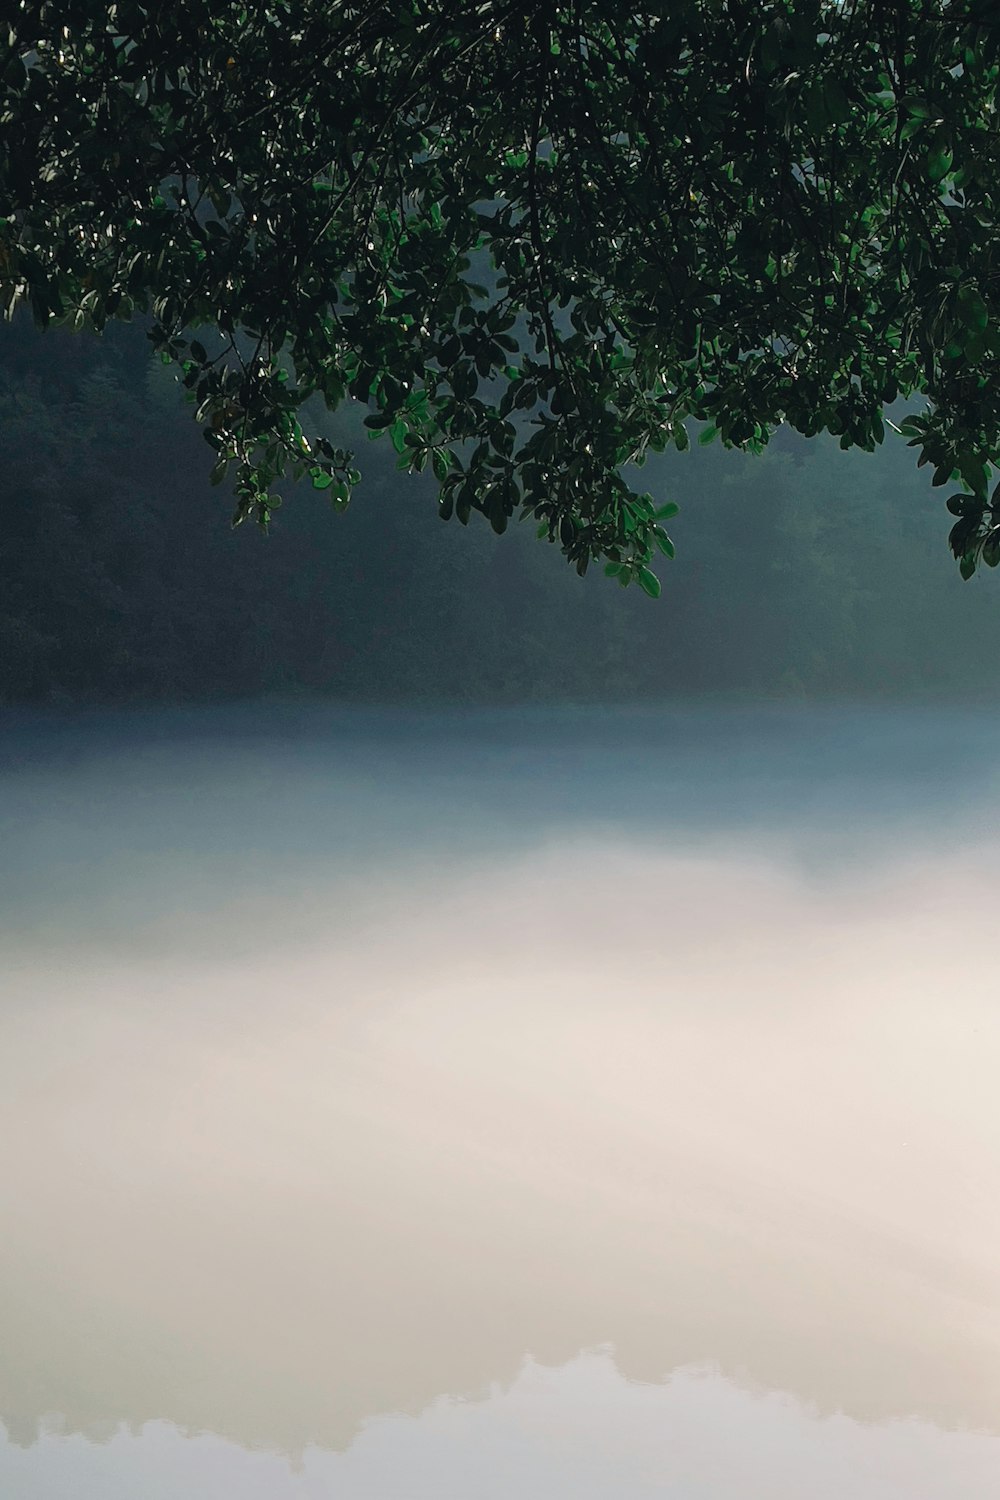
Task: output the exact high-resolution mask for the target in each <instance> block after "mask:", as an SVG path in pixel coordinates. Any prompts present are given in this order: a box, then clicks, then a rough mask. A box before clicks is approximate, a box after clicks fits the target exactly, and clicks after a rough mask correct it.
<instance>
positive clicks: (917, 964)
mask: <svg viewBox="0 0 1000 1500" xmlns="http://www.w3.org/2000/svg"><path fill="white" fill-rule="evenodd" d="M998 768H1000V716H997V715H995V714H991V713H988V712H985V711H984V712H975V711H972V710H953V711H943V710H937V709H934V708H919V709H907V710H905V711H902V710H900V711H894V710H888V709H864V708H857V707H840V708H836V707H831V708H825V709H822V710H818V709H807V708H787V707H777V706H766V705H763V706H760V707H758V708H751V707H747V706H742V707H739V706H718V707H707V708H706V707H685V706H680V707H676V708H672V709H662V710H661V709H656V710H654V709H649V710H638V709H635V710H631V709H621V710H606V711H602V712H597V711H589V710H582V709H581V710H559V711H556V710H546V709H542V708H539V709H533V710H525V711H516V712H515V711H513V710H511V711H496V712H485V711H483V712H468V713H462V712H458V711H455V712H449V713H431V712H423V713H422V712H417V711H412V712H404V711H401V710H400V711H390V710H374V709H370V710H366V709H347V708H322V707H301V706H294V705H288V704H270V705H268V704H263V705H254V706H246V707H242V706H241V707H236V708H226V709H221V708H220V709H210V710H208V709H206V710H176V711H169V712H167V711H158V710H150V711H148V712H128V713H106V714H105V713H92V714H79V715H73V714H68V713H59V712H52V713H44V714H33V715H32V714H12V713H8V714H7V715H6V718H5V723H4V728H3V738H2V766H0V836H2V843H3V851H4V857H3V860H2V864H0V960H2V1003H0V1199H2V1209H0V1213H2V1228H0V1419H2V1423H3V1428H2V1429H0V1493H2V1494H4V1495H10V1496H16V1497H17V1500H229V1497H231V1496H239V1497H241V1500H326V1497H336V1500H404V1497H405V1500H471V1497H475V1500H607V1497H610V1496H614V1497H615V1500H802V1497H803V1496H805V1495H808V1496H809V1500H845V1497H849V1500H956V1497H959V1496H960V1497H961V1500H987V1497H989V1500H995V1496H996V1495H997V1493H998V1491H1000V1253H998V1250H1000V1004H998V998H997V997H998V991H1000V983H998V978H997V974H998V970H997V963H996V955H995V954H994V951H993V945H994V937H995V933H996V910H997V905H998V899H1000V846H998V843H997V836H996V828H995V819H996V811H995V809H996V803H997V791H998V787H1000V771H998ZM4 1432H5V1433H6V1437H4Z"/></svg>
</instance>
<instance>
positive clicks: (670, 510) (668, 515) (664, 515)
mask: <svg viewBox="0 0 1000 1500" xmlns="http://www.w3.org/2000/svg"><path fill="white" fill-rule="evenodd" d="M679 511H680V506H679V505H678V504H677V502H676V501H675V500H668V501H667V503H666V505H661V506H660V508H659V509H658V510H654V512H653V519H654V520H655V521H672V520H673V518H674V516H676V515H677V514H678V513H679Z"/></svg>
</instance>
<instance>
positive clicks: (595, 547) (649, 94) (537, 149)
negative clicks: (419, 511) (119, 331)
mask: <svg viewBox="0 0 1000 1500" xmlns="http://www.w3.org/2000/svg"><path fill="white" fill-rule="evenodd" d="M8 14H10V12H9V10H8ZM991 14H992V6H991V5H989V6H988V5H986V4H978V3H972V4H969V3H966V4H958V3H954V4H952V3H942V0H908V3H907V0H902V3H899V0H897V3H892V4H888V3H878V0H834V3H831V0H672V3H671V4H669V5H662V6H632V5H628V4H624V5H623V4H622V3H621V0H577V3H574V4H566V5H539V4H536V3H530V0H479V3H476V0H388V3H386V0H378V3H354V4H352V3H345V4H337V5H331V4H329V3H328V0H264V3H256V4H246V3H244V4H238V3H231V0H186V3H184V4H181V5H176V6H161V5H159V4H157V3H153V0H145V3H138V0H118V3H114V4H111V5H109V6H94V5H93V4H92V3H91V0H58V3H37V0H21V3H20V4H18V5H16V6H15V7H14V9H13V17H12V19H11V20H10V22H9V26H8V27H7V28H6V29H5V30H4V31H0V70H2V106H0V107H2V130H3V152H2V158H0V299H2V303H3V306H4V308H5V309H6V310H7V311H8V312H12V311H13V309H14V308H16V307H17V306H18V305H19V304H20V303H22V302H27V303H28V304H29V305H30V307H31V309H32V310H33V313H34V316H35V318H36V320H37V321H38V322H39V323H42V324H45V323H47V322H50V321H62V322H69V323H71V324H73V325H75V326H78V327H89V328H93V329H97V330H100V329H101V328H103V327H104V326H105V324H106V322H107V320H108V319H111V318H131V317H134V316H139V315H143V316H145V317H147V318H148V319H149V322H150V337H151V338H152V340H153V342H154V344H155V345H156V347H157V349H158V350H159V351H160V352H161V354H162V356H163V358H164V360H166V361H169V362H176V364H177V366H178V367H179V374H180V376H181V378H182V380H183V383H184V385H185V386H186V387H187V389H188V391H189V393H190V395H191V398H192V401H193V403H194V405H195V408H196V415H197V418H198V420H199V421H201V422H203V423H204V424H205V433H206V437H207V438H208V441H209V442H210V443H211V445H212V446H213V448H214V449H215V450H216V455H217V458H216V463H215V468H214V476H215V477H216V478H218V479H222V478H223V477H225V476H226V475H227V474H228V475H229V476H230V477H231V478H232V479H233V480H234V482H235V492H236V497H237V509H236V517H235V519H236V520H242V519H244V518H246V517H254V518H256V519H257V520H258V521H259V522H261V523H263V524H266V523H267V519H268V515H269V512H270V509H271V507H272V506H273V505H274V504H275V503H277V502H276V497H275V496H274V494H273V490H274V486H275V484H276V483H277V482H278V481H279V480H280V478H281V476H282V475H283V474H285V473H289V474H292V475H296V476H298V475H303V474H304V475H308V476H309V477H310V478H311V480H312V483H313V484H314V485H316V486H317V487H318V488H320V489H325V490H326V491H327V493H328V495H329V497H330V499H331V500H332V501H333V503H334V504H335V505H336V506H338V507H342V506H345V505H346V504H347V503H348V500H349V498H350V495H351V490H352V487H353V485H354V484H355V483H356V481H357V478H358V470H357V468H356V467H355V463H356V461H355V459H354V457H353V456H352V455H351V454H350V453H348V452H346V451H341V450H340V449H338V448H336V447H335V446H333V445H332V444H331V443H330V442H329V441H328V440H326V439H321V438H316V437H313V436H311V435H310V433H309V431H308V420H307V418H306V416H305V415H304V411H303V408H304V404H305V403H306V402H307V401H308V400H309V399H310V398H316V397H318V398H321V399H322V400H323V401H325V402H326V403H327V404H328V405H329V406H330V407H332V408H335V407H337V406H338V404H340V403H341V402H343V401H344V400H345V399H348V398H352V399H353V400H355V401H359V402H361V403H363V404H364V405H365V406H366V408H367V409H368V413H369V415H368V416H367V418H366V420H367V425H368V427H369V428H370V429H371V431H372V433H373V435H379V434H382V433H384V434H386V435H387V436H388V438H389V440H390V441H391V443H392V444H393V445H394V447H395V448H396V450H397V451H398V454H399V464H400V467H401V468H404V469H423V468H425V467H430V468H431V469H432V470H433V473H434V475H435V476H436V478H437V480H438V481H439V484H440V501H439V509H440V513H441V515H442V516H443V517H444V518H448V517H450V516H452V515H455V516H457V517H458V518H459V520H460V521H462V522H466V521H468V519H469V516H470V514H471V512H472V511H474V510H478V511H480V512H482V513H483V514H484V515H485V516H486V517H488V519H489V521H490V522H491V524H492V525H493V527H494V528H495V529H496V530H497V531H502V530H503V529H504V528H505V527H506V525H507V523H508V521H509V520H510V519H511V518H512V517H514V516H517V515H520V516H522V517H528V518H531V519H533V520H534V522H535V523H536V524H537V526H538V529H539V533H540V535H545V536H548V537H549V538H551V539H552V540H554V541H556V542H558V544H559V545H560V546H561V547H562V549H563V551H564V552H565V554H566V556H567V557H568V559H569V560H570V561H571V562H572V563H573V564H575V566H576V568H577V569H578V571H579V572H581V573H583V572H585V571H586V568H587V566H588V563H590V562H591V561H593V560H595V559H603V560H604V562H605V564H606V568H607V571H608V572H609V573H612V574H615V575H617V576H618V577H619V579H620V581H621V582H622V583H628V582H630V581H632V580H636V581H638V582H639V584H640V585H641V586H642V587H644V588H645V589H646V590H647V592H649V593H653V594H655V593H657V592H658V590H659V583H658V580H657V578H656V576H655V575H654V573H653V572H652V570H651V566H650V565H651V563H652V562H653V561H654V559H655V557H656V555H657V553H658V552H661V553H664V554H665V555H667V556H668V557H669V556H671V555H672V552H673V547H672V544H671V542H670V539H669V536H668V535H667V533H666V531H665V530H664V527H663V524H662V523H663V522H664V521H665V520H667V519H669V514H670V513H671V508H670V507H667V508H661V510H660V511H659V512H657V510H656V508H655V506H654V503H653V501H652V499H651V498H650V497H649V495H647V494H644V493H642V492H641V491H640V490H639V489H638V488H637V486H636V485H635V484H634V483H633V479H634V478H635V474H636V470H635V466H636V465H641V464H642V462H643V460H644V458H645V456H646V454H647V452H648V451H649V450H651V449H652V450H661V449H663V448H664V447H667V446H669V445H675V446H677V447H680V448H684V447H686V446H687V444H688V441H689V438H688V433H689V430H692V428H693V426H697V427H698V428H699V430H700V431H701V435H702V436H703V437H710V436H713V435H715V434H716V433H718V435H719V436H720V437H721V439H722V441H723V442H725V443H727V444H732V445H735V446H737V447H741V448H747V449H758V448H760V447H762V446H763V445H764V444H765V443H766V442H767V440H768V437H769V434H770V433H771V432H772V431H773V430H774V429H775V427H776V426H777V425H778V424H780V423H782V422H787V423H789V424H791V426H792V427H794V428H795V429H796V430H798V431H799V432H802V433H806V434H813V433H817V432H819V431H823V430H826V431H829V432H832V433H834V434H837V435H839V437H840V440H841V443H842V444H843V445H844V446H845V447H847V446H852V445H857V446H860V447H862V448H868V449H870V448H872V447H874V445H876V444H877V443H879V442H881V441H882V440H883V436H884V417H883V411H884V408H885V407H886V405H887V404H888V405H891V404H892V403H893V402H896V401H897V400H899V399H901V398H913V397H919V398H921V399H919V400H918V401H916V402H914V401H913V400H912V399H911V400H910V401H909V403H908V405H909V408H910V409H911V410H912V411H913V412H914V414H913V415H910V416H908V417H907V418H906V419H905V420H904V421H903V422H902V423H901V425H902V428H903V430H904V432H905V434H906V435H907V437H908V438H909V440H910V442H911V444H912V445H913V446H914V447H915V448H916V449H917V450H918V455H919V462H921V463H930V464H931V465H933V467H934V471H935V478H936V480H937V481H939V482H940V483H942V484H948V483H949V481H953V482H954V483H955V484H956V485H957V491H956V493H955V494H954V495H953V496H952V497H951V499H950V500H949V502H948V503H949V507H950V508H951V509H952V511H953V512H954V514H955V516H956V518H957V519H956V522H955V525H954V528H953V530H952V536H951V541H952V548H953V550H954V552H955V554H956V556H957V557H958V558H959V560H960V565H961V568H962V571H963V574H965V575H966V576H968V575H969V574H971V573H972V572H973V571H974V569H975V567H976V565H977V562H978V561H979V560H980V559H982V560H984V561H985V562H987V563H988V564H991V565H993V564H995V563H996V562H997V561H998V560H1000V497H998V495H997V492H996V491H995V490H994V491H993V493H992V495H991V493H990V483H991V480H990V466H991V464H992V463H993V462H994V461H995V460H996V459H997V458H998V456H1000V320H998V317H997V311H998V298H997V276H998V262H997V248H998V243H1000V241H998V214H997V194H998V192H1000V186H998V184H1000V170H998V168H1000V162H998V151H997V141H998V133H997V131H998V125H997V114H996V99H997V81H998V77H1000V28H998V27H997V26H996V25H995V24H994V23H993V22H992V21H991V19H990V17H991Z"/></svg>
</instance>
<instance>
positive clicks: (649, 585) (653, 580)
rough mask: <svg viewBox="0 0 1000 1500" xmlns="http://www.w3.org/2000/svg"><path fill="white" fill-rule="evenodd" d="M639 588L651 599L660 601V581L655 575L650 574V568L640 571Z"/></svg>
mask: <svg viewBox="0 0 1000 1500" xmlns="http://www.w3.org/2000/svg"><path fill="white" fill-rule="evenodd" d="M639 587H640V588H641V589H642V590H643V592H644V593H646V594H648V595H649V597H650V598H651V599H658V598H659V597H660V580H659V579H658V578H657V576H656V574H655V573H652V572H650V570H649V568H640V569H639Z"/></svg>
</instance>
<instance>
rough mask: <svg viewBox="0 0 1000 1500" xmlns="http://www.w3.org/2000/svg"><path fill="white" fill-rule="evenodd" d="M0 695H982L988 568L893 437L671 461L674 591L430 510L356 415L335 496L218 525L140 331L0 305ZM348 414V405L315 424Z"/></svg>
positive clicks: (997, 615) (663, 467) (667, 488)
mask: <svg viewBox="0 0 1000 1500" xmlns="http://www.w3.org/2000/svg"><path fill="white" fill-rule="evenodd" d="M0 424H2V433H3V449H2V453H3V464H4V471H5V472H4V475H3V491H2V494H3V499H2V509H3V527H2V533H0V701H2V702H5V703H8V704H11V703H16V702H55V703H76V702H80V703H84V702H94V703H97V702H121V701H129V700H132V701H139V700H145V701H149V700H160V701H164V700H168V701H169V700H191V699H205V698H220V697H228V696H239V695H250V694H260V693H275V692H277V693H285V692H288V693H298V692H309V693H323V694H327V695H334V696H338V697H350V698H359V699H368V700H374V699H380V700H389V699H424V700H440V699H447V698H453V699H474V700H481V701H503V702H510V701H518V700H528V699H576V700H581V699H590V698H638V699H643V698H650V699H654V698H664V697H667V696H670V695H691V694H695V693H732V692H745V693H754V694H768V695H774V694H778V695H801V694H808V695H809V696H819V695H844V694H876V693H877V694H880V695H896V696H908V695H913V694H921V695H923V694H933V695H938V694H947V695H952V694H953V695H956V696H961V697H969V696H972V695H979V694H982V693H984V692H985V693H986V694H989V695H992V693H993V692H994V690H995V688H996V687H997V685H998V681H1000V660H998V657H1000V652H998V646H1000V579H998V578H995V577H994V576H992V575H986V576H984V577H977V578H975V579H973V580H972V581H971V582H970V583H968V584H963V583H962V582H961V581H960V580H959V578H958V577H957V574H956V572H955V568H954V562H953V560H952V559H951V557H950V555H949V553H948V550H947V546H946V536H947V530H948V525H949V518H948V516H947V514H946V512H945V510H944V506H943V503H942V499H941V491H940V490H936V491H932V490H931V488H930V486H929V484H928V482H927V481H926V480H925V479H924V478H923V475H922V473H921V474H915V472H914V468H913V458H912V454H911V453H909V452H907V451H906V449H905V448H903V446H902V444H901V443H898V442H897V443H896V444H893V445H888V444H887V445H886V447H885V448H883V449H882V450H881V451H880V452H879V453H877V454H876V455H874V456H870V455H866V454H863V453H857V452H853V453H847V454H844V453H841V452H840V451H839V449H838V448H837V447H836V446H834V445H833V444H832V443H828V442H819V441H816V442H812V443H806V442H804V441H801V440H798V439H796V440H794V441H792V440H786V439H784V438H783V437H782V436H780V435H779V438H778V439H777V440H776V441H775V442H773V443H772V445H771V447H770V449H769V450H768V451H767V452H766V453H765V454H764V456H763V457H761V458H744V457H742V456H741V455H738V454H734V453H727V452H723V451H721V450H719V449H718V448H717V447H709V448H697V447H696V448H695V450H694V451H693V452H692V453H689V454H685V455H676V454H675V455H673V456H672V457H671V459H670V461H669V462H667V461H664V462H662V463H661V464H660V465H659V466H658V467H657V469H656V471H655V474H654V475H653V479H652V481H651V482H652V484H653V487H654V490H655V491H656V493H657V494H658V495H661V496H662V498H663V499H664V500H666V499H675V500H677V501H679V502H680V504H681V507H682V509H681V513H680V515H679V516H678V517H677V519H676V520H675V521H673V522H671V526H670V529H671V533H672V535H673V536H674V539H675V542H676V544H677V548H678V556H677V560H676V561H675V562H673V563H667V562H666V561H665V560H664V561H663V564H662V567H661V569H660V571H661V574H662V577H663V584H664V588H663V596H662V598H661V599H659V600H658V601H652V600H650V599H648V598H646V597H645V596H644V595H643V594H641V593H640V592H639V590H638V589H635V588H632V589H629V590H628V591H623V590H621V589H620V588H618V587H617V585H616V584H615V583H614V582H613V581H612V580H608V579H605V578H603V577H602V576H600V574H599V572H597V573H595V574H593V575H589V576H588V577H587V578H586V579H584V580H581V579H579V578H578V577H577V576H576V575H575V573H573V572H572V571H571V570H569V569H568V568H567V567H566V564H565V562H564V560H563V559H562V558H561V557H560V556H559V553H558V551H557V550H556V549H555V548H553V547H550V546H547V545H546V544H545V543H544V542H539V541H537V540H536V539H535V536H534V530H533V527H531V526H530V525H526V526H520V527H515V528H512V530H511V531H509V532H508V533H507V535H506V536H503V537H496V536H494V535H493V533H492V532H491V531H490V529H489V527H488V526H487V524H486V522H485V521H483V520H482V518H481V517H479V516H476V515H474V516H473V518H472V522H471V524H470V525H469V527H468V529H465V528H463V527H461V526H460V525H458V524H457V523H456V522H451V523H449V524H447V525H443V524H442V523H441V522H440V521H439V520H438V519H437V518H436V516H435V513H434V512H435V501H434V495H433V489H432V486H430V485H425V484H423V483H422V480H421V478H419V477H413V476H409V475H401V474H398V473H397V472H396V470H395V467H394V462H395V455H394V454H393V453H392V450H391V449H390V448H389V446H388V444H387V443H385V442H378V443H372V444H369V443H367V442H365V441H364V440H363V439H362V443H361V445H360V460H361V467H362V469H363V472H364V476H365V477H364V481H363V483H362V485H361V487H360V488H359V490H358V493H357V497H356V499H355V502H354V504H353V505H352V507H351V509H350V510H349V511H348V512H347V513H346V514H343V515H337V514H334V513H333V512H332V511H331V509H330V508H329V506H328V505H327V504H326V503H325V502H324V499H323V496H322V494H321V493H320V492H317V491H314V490H312V489H310V488H307V487H306V486H304V485H299V486H295V487H292V488H291V489H290V490H289V491H288V492H287V498H286V504H285V505H284V507H283V508H282V510H281V511H280V512H278V513H277V515H276V517H275V520H274V522H273V525H272V528H271V532H270V534H269V535H268V536H263V535H261V534H260V533H259V532H257V531H256V530H255V529H253V528H252V527H251V526H244V527H243V528H241V529H240V530H238V531H236V532H233V531H232V530H231V529H230V525H229V519H230V511H231V503H230V499H229V497H228V496H227V494H226V493H225V491H224V490H223V489H214V488H212V487H211V486H210V485H209V483H208V479H207V475H208V470H209V467H210V463H211V454H210V451H209V449H208V448H207V446H206V445H205V443H204V442H203V441H202V438H201V435H200V432H199V430H198V429H197V428H196V427H195V425H194V423H193V422H192V420H191V413H190V410H189V409H188V408H186V407H185V406H184V404H183V402H182V400H181V397H180V394H179V392H178V389H177V387H176V385H175V384H174V383H173V381H172V379H171V377H170V376H169V375H168V373H167V372H166V371H164V370H163V368H162V367H161V366H160V365H158V364H154V363H153V361H152V360H151V358H150V355H149V351H148V345H147V342H146V340H145V337H144V335H143V334H142V332H141V330H139V329H135V328H124V327H118V328H112V329H110V330H109V332H108V334H107V335H106V336H105V338H104V339H103V340H102V341H100V342H98V341H97V340H94V339H92V338H86V339H85V338H82V337H74V336H72V335H69V334H63V333H48V334H45V335H40V334H37V333H36V332H35V331H34V330H33V329H32V328H31V327H30V325H28V324H26V323H21V322H18V323H16V324H15V325H14V326H10V325H6V324H4V325H2V328H0ZM328 431H329V432H330V435H331V436H337V437H339V438H340V439H341V440H343V439H344V437H345V432H346V429H345V427H344V426H343V425H342V424H341V425H339V426H332V427H329V428H328Z"/></svg>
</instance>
